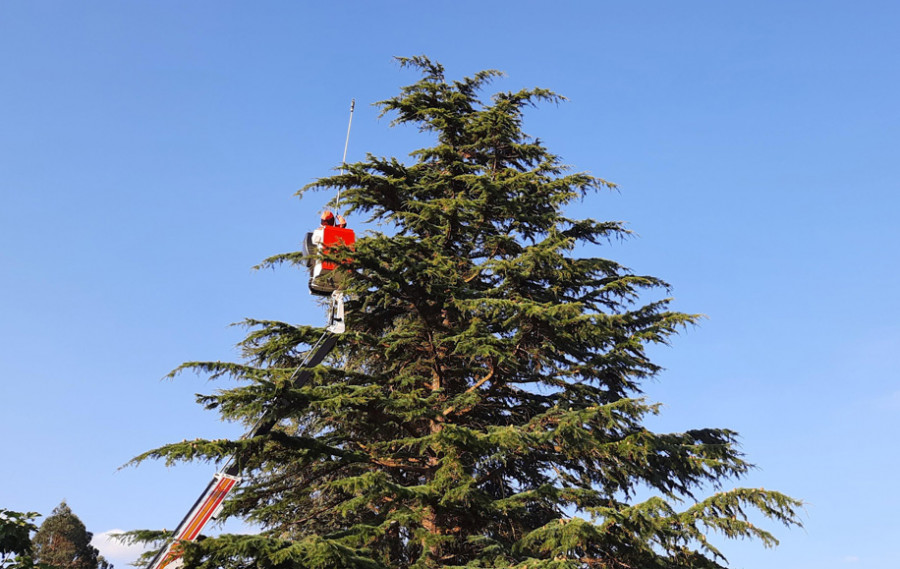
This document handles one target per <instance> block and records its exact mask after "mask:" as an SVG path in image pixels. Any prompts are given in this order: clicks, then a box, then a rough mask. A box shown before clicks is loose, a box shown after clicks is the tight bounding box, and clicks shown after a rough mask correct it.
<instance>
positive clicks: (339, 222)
mask: <svg viewBox="0 0 900 569" xmlns="http://www.w3.org/2000/svg"><path fill="white" fill-rule="evenodd" d="M320 222H321V223H320V225H319V227H317V228H316V229H315V230H313V232H312V242H313V244H314V245H315V246H316V248H317V249H318V250H319V253H321V252H322V249H323V246H324V241H325V228H326V227H334V226H337V227H347V220H346V219H344V216H343V215H338V216H337V217H336V218H335V215H334V214H333V213H331V212H330V211H328V210H325V211H324V212H322V216H321V217H320ZM321 274H322V259H321V257H320V258H318V259H316V264H315V266H314V267H313V273H312V279H311V280H312V281H315V280H316V279H318V278H319V276H320V275H321ZM328 277H330V275H326V276H325V277H323V279H327V278H328ZM323 285H324V286H327V287H329V288H333V286H334V284H333V283H324V282H323V283H321V284H320V286H323Z"/></svg>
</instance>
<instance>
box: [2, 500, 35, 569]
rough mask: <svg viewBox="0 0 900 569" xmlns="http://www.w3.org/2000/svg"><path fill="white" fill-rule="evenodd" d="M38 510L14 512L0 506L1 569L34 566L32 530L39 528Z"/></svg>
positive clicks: (23, 568) (21, 568)
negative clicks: (36, 522) (36, 521)
mask: <svg viewBox="0 0 900 569" xmlns="http://www.w3.org/2000/svg"><path fill="white" fill-rule="evenodd" d="M36 517H38V514H37V512H27V513H25V512H14V511H12V510H7V509H4V508H0V569H31V568H32V567H34V561H33V559H32V548H31V532H33V531H36V530H37V526H36V525H34V519H35V518H36Z"/></svg>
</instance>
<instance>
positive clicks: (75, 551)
mask: <svg viewBox="0 0 900 569" xmlns="http://www.w3.org/2000/svg"><path fill="white" fill-rule="evenodd" d="M92 537H94V534H92V533H91V532H89V531H87V528H85V526H84V523H83V522H82V521H81V519H79V518H78V516H76V515H75V514H74V513H72V509H71V508H69V506H68V504H66V503H65V502H62V503H60V505H59V506H57V507H55V508H54V509H53V512H52V513H51V514H50V515H49V516H47V518H46V519H45V520H44V523H42V524H41V526H40V527H39V528H38V530H37V532H36V533H35V534H34V537H33V538H32V546H33V549H34V557H35V559H36V560H37V561H38V562H40V564H41V565H44V566H49V567H54V568H56V569H112V565H111V564H109V563H108V562H107V561H106V559H104V558H103V556H102V555H100V552H99V551H98V550H97V548H96V547H94V546H93V545H91V538H92Z"/></svg>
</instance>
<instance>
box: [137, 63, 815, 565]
mask: <svg viewBox="0 0 900 569" xmlns="http://www.w3.org/2000/svg"><path fill="white" fill-rule="evenodd" d="M400 62H401V64H402V65H403V66H405V67H410V68H413V69H416V70H418V71H419V72H420V73H421V75H422V77H421V79H420V80H419V81H418V82H416V83H414V84H412V85H410V86H407V87H404V88H403V89H402V90H401V92H400V94H399V95H397V96H395V97H393V98H390V99H387V100H385V101H382V102H381V103H379V104H380V106H381V109H382V110H383V112H384V113H386V114H391V115H393V116H394V123H395V124H400V125H405V124H411V125H415V126H417V127H418V128H419V129H420V130H421V131H423V132H424V133H425V134H426V136H428V137H429V139H430V140H431V141H432V142H433V144H432V145H431V146H429V147H426V148H422V149H420V150H416V151H414V152H412V153H411V160H410V161H408V162H404V161H401V160H399V159H396V158H380V157H376V156H373V155H369V156H367V158H366V159H365V160H364V161H362V162H358V163H355V164H349V165H345V167H344V171H343V173H342V174H339V175H334V176H330V177H325V178H322V179H320V180H318V181H317V182H315V183H314V184H312V185H311V186H310V187H308V188H305V189H304V191H305V190H315V189H334V188H341V191H342V194H343V204H345V205H346V207H347V208H348V210H349V213H350V214H356V216H357V217H360V216H362V215H364V214H365V215H367V216H368V219H369V221H370V222H377V223H378V224H380V227H381V229H382V230H383V231H371V232H368V233H367V235H365V236H362V237H361V238H359V239H358V240H357V242H356V244H355V249H354V251H353V253H352V257H351V258H350V259H349V260H347V259H346V256H347V252H346V251H336V252H331V253H329V256H331V257H332V258H333V259H334V260H337V261H339V260H341V259H344V263H343V264H340V265H339V268H338V269H337V270H338V271H340V272H342V273H343V275H342V276H343V282H345V283H346V285H345V286H346V292H347V294H348V301H347V328H348V329H347V332H346V333H345V334H343V335H342V336H341V338H340V340H339V341H338V344H337V347H336V349H335V350H334V352H333V353H332V355H331V356H330V358H329V360H327V361H326V364H325V365H321V366H319V367H317V368H316V369H315V370H314V374H313V379H312V380H311V381H310V382H309V383H308V384H307V385H305V386H303V387H296V386H292V385H291V384H290V383H289V381H288V378H289V377H290V375H291V373H292V372H293V369H294V367H295V366H296V365H297V364H298V362H299V361H300V360H301V359H302V356H303V352H304V350H305V349H308V346H310V345H312V344H313V343H314V342H315V340H316V339H318V337H319V336H320V335H321V334H322V332H323V330H322V329H321V328H316V327H311V326H294V325H290V324H287V323H284V322H275V321H254V320H248V321H247V322H246V324H247V325H248V327H249V328H250V331H249V333H248V335H247V337H246V339H245V340H244V341H243V342H242V350H243V355H244V356H245V361H244V362H241V363H223V362H191V363H187V364H184V365H183V366H181V367H180V368H179V369H178V370H176V371H175V372H173V373H178V372H179V371H183V370H185V369H192V370H196V371H200V372H203V373H207V374H209V375H210V376H212V377H219V376H232V377H235V378H238V379H240V380H244V381H246V384H244V385H242V386H240V387H237V388H233V389H228V390H223V391H219V392H217V393H214V394H212V395H208V396H200V397H199V401H200V402H201V403H202V404H204V405H205V406H206V407H208V408H209V409H215V410H217V411H218V412H219V413H221V414H222V416H223V417H225V418H227V419H231V420H243V421H246V422H248V423H252V422H253V421H254V420H256V419H257V418H258V417H259V416H260V414H261V413H263V412H264V411H266V412H268V413H272V414H274V416H276V417H277V418H278V420H279V423H278V427H277V428H276V429H274V430H272V432H270V433H267V434H265V435H264V436H260V437H255V438H250V439H243V440H233V441H226V440H219V441H206V440H195V441H190V442H184V443H176V444H172V445H168V446H165V447H162V448H159V449H156V450H153V451H149V452H147V453H145V454H144V455H141V456H139V457H138V458H137V459H136V461H138V462H140V461H141V460H144V459H146V458H164V459H165V460H166V461H167V462H176V461H180V460H198V459H199V460H204V459H205V460H213V461H218V460H222V459H224V458H225V457H228V456H230V455H232V454H237V456H238V457H239V460H240V464H241V468H242V471H243V476H244V477H245V480H244V483H243V484H242V486H241V487H240V490H239V491H238V492H237V494H236V496H235V497H234V498H233V499H232V500H231V501H230V502H229V503H228V504H227V508H226V514H228V515H232V516H240V517H243V518H246V519H249V520H251V521H253V522H255V523H257V524H259V525H260V526H261V527H262V528H263V530H262V532H261V533H260V534H258V535H252V536H239V535H224V536H221V537H217V538H209V539H205V540H202V541H200V542H198V543H196V544H193V545H192V546H191V547H188V548H187V554H186V557H185V560H186V562H187V563H188V565H189V566H195V567H204V568H209V569H213V568H217V567H227V568H238V567H249V566H257V567H266V568H278V569H282V568H284V569H287V568H306V567H317V568H326V567H327V568H329V569H333V568H344V567H346V568H372V569H374V568H408V567H410V568H411V567H415V568H426V567H427V568H431V567H462V566H467V567H518V568H522V569H524V568H526V567H527V568H528V569H539V568H554V569H556V568H560V569H562V568H573V569H574V568H582V567H591V568H642V569H648V568H674V567H701V568H710V567H724V566H725V564H726V562H727V561H726V559H725V558H724V556H723V555H722V553H721V551H720V550H719V549H717V546H716V545H715V543H714V541H713V540H710V539H708V536H709V535H710V534H713V533H717V534H720V535H723V536H725V537H727V538H755V539H758V540H760V541H761V542H762V543H763V544H764V545H767V546H771V545H774V544H776V543H777V541H776V539H775V537H774V536H773V535H772V534H771V533H769V531H768V530H766V529H763V528H759V527H757V526H755V525H753V524H752V523H751V521H750V520H749V519H748V515H750V514H752V513H753V512H757V513H758V514H760V517H761V518H770V519H771V520H774V521H776V522H781V523H783V524H785V525H793V524H799V520H798V514H797V509H798V507H799V506H800V503H799V502H798V501H797V500H794V499H792V498H790V497H787V496H785V495H783V494H781V493H778V492H775V491H769V490H764V489H748V488H735V489H730V490H725V491H721V488H722V485H723V484H725V483H727V482H728V481H729V480H731V479H737V478H740V477H741V476H742V475H743V474H745V473H746V472H747V471H748V469H750V468H751V464H749V463H748V462H746V461H745V460H744V458H743V456H742V454H741V452H740V451H739V450H738V448H737V434H736V433H735V432H734V431H732V430H729V429H720V428H698V429H694V430H689V431H686V432H681V433H654V432H651V431H649V430H648V429H647V428H646V427H645V426H644V419H645V418H646V417H647V416H648V415H652V414H655V413H657V411H658V406H657V405H656V404H655V403H652V402H649V401H646V400H645V399H644V398H642V396H641V385H642V383H643V382H644V381H646V380H647V379H648V378H651V377H653V376H655V375H657V374H658V372H659V371H660V368H659V367H658V365H657V364H655V363H653V362H652V361H651V360H650V359H649V358H648V356H647V353H646V348H647V346H648V345H650V344H665V343H668V342H669V340H670V338H671V337H672V335H673V334H675V333H677V331H678V330H680V329H681V328H683V327H684V326H685V325H689V324H691V323H693V322H695V320H696V318H697V317H696V316H694V315H690V314H684V313H680V312H676V311H672V310H670V309H669V308H668V301H667V300H660V301H650V302H645V301H642V297H641V295H642V293H644V292H645V291H649V292H651V293H652V292H653V291H659V290H661V291H665V290H667V288H668V286H667V284H666V283H665V282H663V281H662V280H660V279H659V278H656V277H652V276H646V275H638V274H633V273H632V272H630V271H629V270H628V269H627V268H625V267H623V266H621V265H620V264H618V263H616V262H615V261H613V260H610V259H606V258H599V257H583V256H579V255H578V254H577V251H578V247H579V245H584V244H593V245H598V246H602V245H604V244H606V243H608V242H610V241H611V240H617V239H619V238H622V237H624V236H626V235H627V234H628V231H627V229H626V228H625V227H624V226H623V225H622V224H621V223H619V222H614V221H597V220H593V219H582V218H579V217H577V216H571V215H570V213H569V212H570V211H572V210H574V209H575V208H573V207H568V206H571V205H572V204H573V202H574V201H575V200H578V199H579V198H581V197H583V196H585V195H586V194H589V193H591V192H595V191H597V190H602V189H605V188H612V187H613V185H612V184H611V183H609V182H606V181H604V180H603V179H600V178H597V177H595V176H592V175H590V174H587V173H581V172H573V171H571V170H569V169H568V168H567V167H566V166H564V165H563V164H562V162H561V159H560V158H559V157H557V156H555V155H553V154H552V153H550V151H549V150H548V149H547V148H545V147H544V145H543V144H542V143H541V142H540V141H539V140H538V139H535V138H531V137H529V136H528V135H526V134H525V133H524V132H523V130H522V126H523V125H522V121H523V112H524V111H525V110H526V108H528V107H530V106H534V105H535V104H537V103H540V102H556V101H560V100H561V97H559V96H558V95H556V94H554V93H552V92H551V91H548V90H545V89H540V88H536V89H525V90H521V91H517V92H499V93H497V94H495V95H493V97H492V98H491V99H490V100H486V101H483V100H482V99H481V98H480V93H481V92H482V91H483V90H484V88H485V87H486V85H487V84H488V83H490V82H491V80H493V79H494V78H496V77H497V76H498V75H499V73H498V72H496V71H482V72H479V73H477V74H475V75H474V76H473V77H469V78H465V79H462V80H458V81H449V80H447V79H445V77H444V69H443V68H442V67H441V66H440V65H439V64H437V63H434V62H432V61H430V60H429V59H427V58H425V57H413V58H402V59H400ZM301 193H302V191H301ZM304 262H305V259H304V258H303V256H302V254H301V253H287V254H283V255H278V256H275V257H272V258H270V259H268V260H266V261H265V262H264V263H263V266H273V265H278V264H281V263H293V264H297V265H301V264H303V263H304ZM717 490H718V491H717ZM713 491H715V492H714V493H712V494H710V492H713ZM638 495H640V496H648V497H642V498H640V499H638V498H637V496H638Z"/></svg>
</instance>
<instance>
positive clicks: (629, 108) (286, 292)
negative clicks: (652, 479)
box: [0, 1, 900, 569]
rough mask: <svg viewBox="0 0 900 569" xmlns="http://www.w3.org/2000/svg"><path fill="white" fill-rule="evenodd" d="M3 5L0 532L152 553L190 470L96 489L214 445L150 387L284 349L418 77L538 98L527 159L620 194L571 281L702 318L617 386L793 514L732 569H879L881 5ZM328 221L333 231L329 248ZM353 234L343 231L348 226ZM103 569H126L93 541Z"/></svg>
mask: <svg viewBox="0 0 900 569" xmlns="http://www.w3.org/2000/svg"><path fill="white" fill-rule="evenodd" d="M255 6H256V7H251V4H250V3H236V2H173V1H163V2H153V3H151V2H134V1H129V2H99V1H88V2H80V3H74V2H58V1H57V2H23V1H18V2H4V3H2V4H0V54H2V55H0V80H2V84H0V197H2V202H0V293H2V294H0V432H2V433H3V437H4V451H5V452H4V461H3V462H2V464H0V480H2V482H3V483H2V485H0V507H6V508H11V509H16V510H35V511H39V512H41V513H42V514H44V515H47V514H49V513H50V511H51V510H52V508H53V507H54V506H55V505H57V504H58V503H59V502H60V501H61V500H63V499H65V500H66V501H67V502H68V503H69V505H70V506H71V507H72V509H73V510H74V511H75V513H76V514H78V515H79V516H80V517H81V518H82V520H84V522H85V523H86V525H87V526H88V528H89V529H90V530H91V531H93V532H95V533H97V534H100V533H103V532H106V531H109V530H112V529H132V528H144V527H151V528H152V527H168V528H172V527H174V526H175V525H176V524H177V522H178V521H179V520H180V519H181V516H182V515H183V513H184V511H185V510H186V508H187V507H188V506H189V505H190V504H191V503H193V500H194V499H195V498H196V495H197V494H198V493H199V492H200V490H201V489H202V488H203V487H204V485H205V484H206V482H207V481H208V479H209V478H210V477H211V475H212V474H213V472H214V467H213V466H212V465H187V466H177V467H172V468H166V467H165V466H163V465H162V464H148V465H144V466H141V467H139V468H136V469H134V468H128V469H124V470H118V468H119V466H121V465H122V464H123V463H125V462H126V461H128V459H129V458H131V457H132V456H134V455H136V454H138V453H140V452H142V451H144V450H146V449H149V448H152V447H154V446H158V445H160V444H163V443H166V442H170V441H176V440H181V439H183V438H194V437H214V438H219V437H224V436H234V435H238V434H239V433H240V429H239V428H238V427H236V426H234V425H228V424H223V423H221V422H219V421H218V419H217V417H216V416H215V415H213V414H210V413H205V412H203V411H202V410H201V409H200V408H199V407H198V406H197V405H195V404H194V403H193V394H194V393H197V392H208V391H210V390H212V389H215V388H216V385H213V384H210V383H207V382H206V381H205V380H204V379H203V378H198V377H194V376H191V375H188V376H184V377H181V378H179V379H177V380H176V381H173V382H169V381H161V380H160V378H162V377H163V376H164V375H165V374H166V373H167V372H168V371H169V370H170V369H172V368H174V367H175V366H177V365H178V364H179V363H181V362H183V361H186V360H206V359H234V358H236V357H237V354H236V352H235V350H234V348H233V345H234V344H235V342H237V341H238V340H239V338H240V337H241V331H240V329H237V328H233V327H229V326H228V325H229V324H230V323H232V322H236V321H239V320H241V319H243V318H245V317H254V318H276V319H281V320H286V321H290V322H298V323H315V322H320V321H322V319H323V317H324V315H323V313H322V310H321V308H320V307H318V306H317V305H316V303H315V301H314V300H313V299H312V298H310V297H309V296H308V295H307V294H306V292H305V283H304V277H303V275H302V274H300V273H299V272H295V271H292V270H289V269H284V270H280V271H276V272H272V271H264V272H254V271H252V270H251V269H250V268H251V267H252V266H253V265H254V264H256V263H257V262H258V261H260V260H261V259H263V258H265V257H267V256H269V255H272V254H275V253H279V252H284V251H290V250H296V249H297V248H298V247H299V243H300V239H301V237H302V235H303V233H304V232H305V231H307V230H308V229H309V228H310V227H311V226H312V225H313V224H314V220H315V217H316V214H317V212H318V211H319V209H320V208H321V206H322V203H323V202H324V200H325V199H326V197H328V196H325V195H319V194H312V195H309V196H307V197H304V199H303V200H298V199H296V198H295V197H292V194H293V193H294V191H295V190H296V189H297V188H299V187H300V186H302V185H304V184H306V183H307V182H309V181H311V180H313V179H315V178H316V177H320V176H323V175H327V174H329V173H330V172H331V169H332V168H334V167H336V166H337V165H338V163H339V161H340V155H341V151H342V149H343V143H344V135H345V132H346V122H347V112H348V107H349V102H350V99H351V98H355V99H356V101H357V112H356V115H355V117H354V126H353V133H352V137H351V142H350V150H349V155H348V160H350V161H353V160H358V159H362V158H363V157H364V156H365V153H367V152H370V153H373V154H376V155H384V156H390V155H396V156H401V157H403V156H406V154H407V153H408V152H409V151H411V150H413V149H415V148H418V147H420V146H425V145H427V144H428V139H427V137H423V136H422V135H420V134H418V133H417V132H415V130H414V129H410V128H393V129H392V128H389V119H387V118H381V119H378V118H377V110H376V109H374V108H373V107H372V106H371V103H373V102H375V101H378V100H381V99H385V98H387V97H390V96H392V95H393V94H395V93H396V92H397V90H398V88H399V87H400V86H402V85H405V84H408V83H411V82H413V81H415V80H416V78H417V77H416V76H415V75H414V74H413V73H411V72H409V71H404V70H400V69H399V68H398V66H397V65H396V64H395V63H394V62H393V60H392V57H393V56H398V55H415V54H427V55H429V56H430V57H432V58H433V59H436V60H438V61H440V62H442V63H443V64H444V65H445V66H446V67H447V71H448V75H449V76H450V77H460V76H463V75H466V74H471V73H474V72H476V71H478V70H480V69H485V68H496V69H501V70H503V71H505V72H506V73H507V76H506V78H504V79H502V80H500V81H498V82H497V83H496V84H495V87H496V88H498V89H504V90H507V89H517V88H520V87H525V86H529V87H530V86H542V87H549V88H552V89H554V90H556V91H557V92H559V93H561V94H563V95H565V96H567V97H568V99H569V101H568V102H566V103H564V104H562V105H559V106H555V105H545V106H543V107H541V108H539V109H535V110H533V111H532V112H530V113H529V114H528V116H527V119H526V123H525V128H526V131H527V132H529V133H531V134H533V135H535V136H538V137H540V138H541V139H542V140H543V141H545V142H546V144H547V145H548V146H549V147H550V149H551V150H553V151H554V152H556V153H557V154H559V155H561V156H562V157H563V159H564V161H565V162H567V163H569V164H572V165H573V166H574V167H576V168H577V169H579V170H588V171H590V172H592V173H593V174H596V175H599V176H602V177H604V178H606V179H608V180H611V181H614V182H616V183H617V184H619V186H620V191H618V192H611V193H605V194H601V195H597V196H594V197H591V198H589V199H587V200H586V201H585V202H584V203H583V204H578V206H577V210H576V212H577V213H578V214H582V215H585V216H590V217H594V218H597V219H617V220H625V221H627V222H628V223H629V227H630V228H631V229H632V230H634V231H635V233H636V234H637V237H636V238H635V239H632V240H629V241H626V242H624V243H617V244H613V245H611V246H609V247H604V248H603V249H602V250H601V251H600V253H601V254H603V255H609V256H610V257H612V258H614V259H617V260H619V261H621V262H624V263H625V264H627V265H629V266H631V267H632V268H633V269H634V270H635V271H636V272H639V273H649V274H653V275H657V276H660V277H662V278H664V279H665V280H667V281H669V282H670V283H671V284H672V285H673V289H672V295H673V296H674V298H675V301H674V303H675V306H676V307H677V308H678V309H681V310H685V311H688V312H699V313H703V314H705V315H706V316H707V318H706V319H705V320H704V321H703V323H702V324H701V325H700V326H699V327H697V328H693V329H690V330H687V331H686V332H685V333H684V334H683V335H681V336H680V337H679V338H677V339H676V340H675V342H674V344H673V346H672V347H669V348H663V349H655V350H654V354H655V357H656V358H657V360H658V361H659V362H660V363H661V364H662V365H664V366H665V367H666V368H667V370H666V371H665V372H664V373H663V374H662V375H661V376H660V377H659V379H658V381H656V382H653V383H651V384H649V385H647V387H646V392H647V395H648V397H650V398H651V399H653V400H657V401H661V402H663V403H664V404H665V407H664V410H663V414H662V415H661V416H659V417H657V418H655V419H653V422H652V426H653V427H654V428H657V429H664V430H681V429H685V428H691V427H702V426H721V427H729V428H733V429H735V430H737V431H739V432H740V433H741V434H742V441H743V450H744V451H745V452H746V453H747V456H748V458H749V459H750V460H751V461H752V462H754V463H755V464H757V465H758V466H759V468H758V469H757V470H755V471H754V472H753V473H752V474H751V475H750V476H749V477H747V478H746V479H745V480H742V481H738V482H735V485H738V484H739V485H748V486H764V487H766V488H772V489H777V490H781V491H784V492H786V493H788V494H791V495H793V496H796V497H798V498H801V499H803V500H804V501H806V502H807V506H806V509H805V515H804V519H805V525H806V527H805V528H804V529H791V530H787V529H783V528H777V527H775V528H772V529H774V531H775V533H776V535H777V536H778V537H779V538H780V539H781V541H782V544H781V546H780V547H779V548H777V549H774V550H765V549H763V548H762V546H760V545H758V544H755V543H748V542H738V543H733V544H727V545H725V546H724V550H725V552H726V554H727V555H728V556H729V559H730V561H731V564H732V566H733V567H759V566H765V567H770V568H788V567H790V568H791V569H798V568H806V567H809V568H812V567H815V568H817V569H829V568H844V567H847V568H852V567H876V566H893V565H896V563H897V553H896V551H895V548H894V547H893V546H892V545H891V544H892V543H893V541H894V538H895V536H896V535H897V534H898V530H900V527H898V526H900V522H898V521H897V517H896V515H895V512H896V511H897V509H898V507H900V494H898V492H897V490H896V486H895V484H894V473H895V472H896V471H897V469H898V467H900V458H898V450H897V448H898V447H897V443H896V440H895V434H896V432H897V430H898V427H900V417H898V412H900V385H898V372H900V355H898V349H897V347H898V345H900V326H898V321H900V318H898V317H900V301H898V296H897V294H896V292H895V291H896V290H898V288H900V286H898V285H900V271H898V265H897V261H896V259H897V252H896V251H897V249H898V246H900V229H898V227H897V223H896V222H895V218H896V217H897V213H898V209H900V204H898V198H897V191H898V189H900V173H898V164H900V160H898V159H900V156H898V153H900V151H898V138H900V104H898V102H897V101H898V100H900V97H898V94H900V68H898V67H900V63H898V62H900V59H898V58H897V55H896V54H897V53H900V35H898V34H897V32H896V30H897V29H898V28H900V8H898V7H897V5H896V4H895V3H892V2H874V1H873V2H857V3H852V4H851V3H850V2H829V1H820V2H791V1H788V2H771V1H761V2H753V3H744V5H736V4H735V3H725V2H713V1H706V2H681V3H672V2H642V3H624V2H607V1H597V2H587V1H584V2H567V1H561V2H554V3H546V2H532V1H521V2H515V3H514V2H483V3H479V2H470V1H460V2H399V1H384V2H344V3H334V4H333V5H331V6H328V5H326V3H323V2H318V3H312V2H309V3H301V2H269V3H265V4H256V5H255ZM352 222H353V220H351V223H352ZM357 227H358V228H361V227H360V226H358V225H357ZM100 546H101V549H103V550H104V551H105V552H106V553H107V555H109V556H110V557H111V558H112V560H113V561H114V562H116V563H117V565H119V566H120V567H122V566H124V565H125V563H127V562H128V561H130V560H131V558H130V557H129V555H130V554H129V553H127V552H122V551H118V550H116V549H115V548H114V546H112V545H110V544H107V543H106V542H103V543H100Z"/></svg>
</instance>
